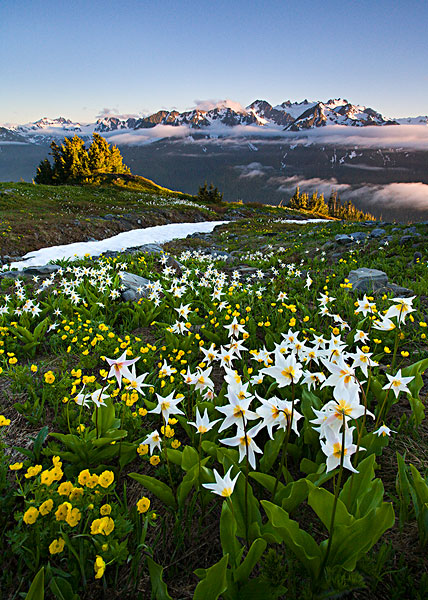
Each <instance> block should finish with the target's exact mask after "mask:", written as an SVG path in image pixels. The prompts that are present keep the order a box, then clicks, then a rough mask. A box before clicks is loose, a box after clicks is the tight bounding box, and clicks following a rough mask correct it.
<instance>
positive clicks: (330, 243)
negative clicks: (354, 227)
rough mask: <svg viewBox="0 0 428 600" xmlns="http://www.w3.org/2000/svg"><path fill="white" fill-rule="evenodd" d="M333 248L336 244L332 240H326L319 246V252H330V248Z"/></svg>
mask: <svg viewBox="0 0 428 600" xmlns="http://www.w3.org/2000/svg"><path fill="white" fill-rule="evenodd" d="M335 247H336V244H335V243H334V242H333V241H332V240H327V242H326V243H325V244H323V245H322V246H321V250H330V248H335Z"/></svg>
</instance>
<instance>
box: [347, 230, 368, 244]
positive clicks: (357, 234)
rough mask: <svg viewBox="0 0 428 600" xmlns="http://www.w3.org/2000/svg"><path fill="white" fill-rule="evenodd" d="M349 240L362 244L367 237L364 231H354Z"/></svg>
mask: <svg viewBox="0 0 428 600" xmlns="http://www.w3.org/2000/svg"><path fill="white" fill-rule="evenodd" d="M350 236H351V238H354V240H357V241H358V242H364V241H365V239H366V237H367V232H366V231H354V233H351V234H350Z"/></svg>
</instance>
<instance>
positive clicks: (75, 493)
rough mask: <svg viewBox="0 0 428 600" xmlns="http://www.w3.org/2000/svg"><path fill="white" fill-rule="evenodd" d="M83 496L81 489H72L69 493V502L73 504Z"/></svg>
mask: <svg viewBox="0 0 428 600" xmlns="http://www.w3.org/2000/svg"><path fill="white" fill-rule="evenodd" d="M82 496H83V488H78V487H74V488H73V489H72V490H71V493H70V500H71V501H72V502H75V501H77V500H80V498H81V497H82Z"/></svg>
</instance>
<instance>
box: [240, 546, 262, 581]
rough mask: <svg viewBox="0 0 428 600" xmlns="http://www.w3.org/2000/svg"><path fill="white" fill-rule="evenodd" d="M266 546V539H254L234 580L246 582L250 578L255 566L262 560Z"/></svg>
mask: <svg viewBox="0 0 428 600" xmlns="http://www.w3.org/2000/svg"><path fill="white" fill-rule="evenodd" d="M266 546H267V542H266V540H264V539H262V538H258V539H257V540H254V542H253V543H252V544H251V547H250V549H249V550H248V554H247V556H246V557H245V559H244V560H243V562H242V563H241V564H240V565H239V567H238V568H237V569H236V571H235V574H234V580H235V581H236V582H237V583H245V582H246V581H247V580H248V579H249V578H250V575H251V573H252V571H253V569H254V567H255V566H256V564H257V562H258V561H259V560H260V557H261V555H262V554H263V552H264V551H265V550H266Z"/></svg>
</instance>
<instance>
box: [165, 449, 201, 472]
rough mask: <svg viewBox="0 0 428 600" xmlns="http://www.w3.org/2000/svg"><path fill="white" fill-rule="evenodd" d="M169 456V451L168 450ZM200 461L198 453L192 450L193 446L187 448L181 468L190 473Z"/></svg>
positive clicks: (184, 451)
mask: <svg viewBox="0 0 428 600" xmlns="http://www.w3.org/2000/svg"><path fill="white" fill-rule="evenodd" d="M168 454H169V450H168ZM198 461H199V456H198V453H197V451H196V450H195V449H194V448H192V446H186V447H185V448H184V450H183V458H182V461H181V466H182V468H183V469H184V470H185V471H189V469H191V468H192V467H193V466H194V465H195V464H197V463H198Z"/></svg>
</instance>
